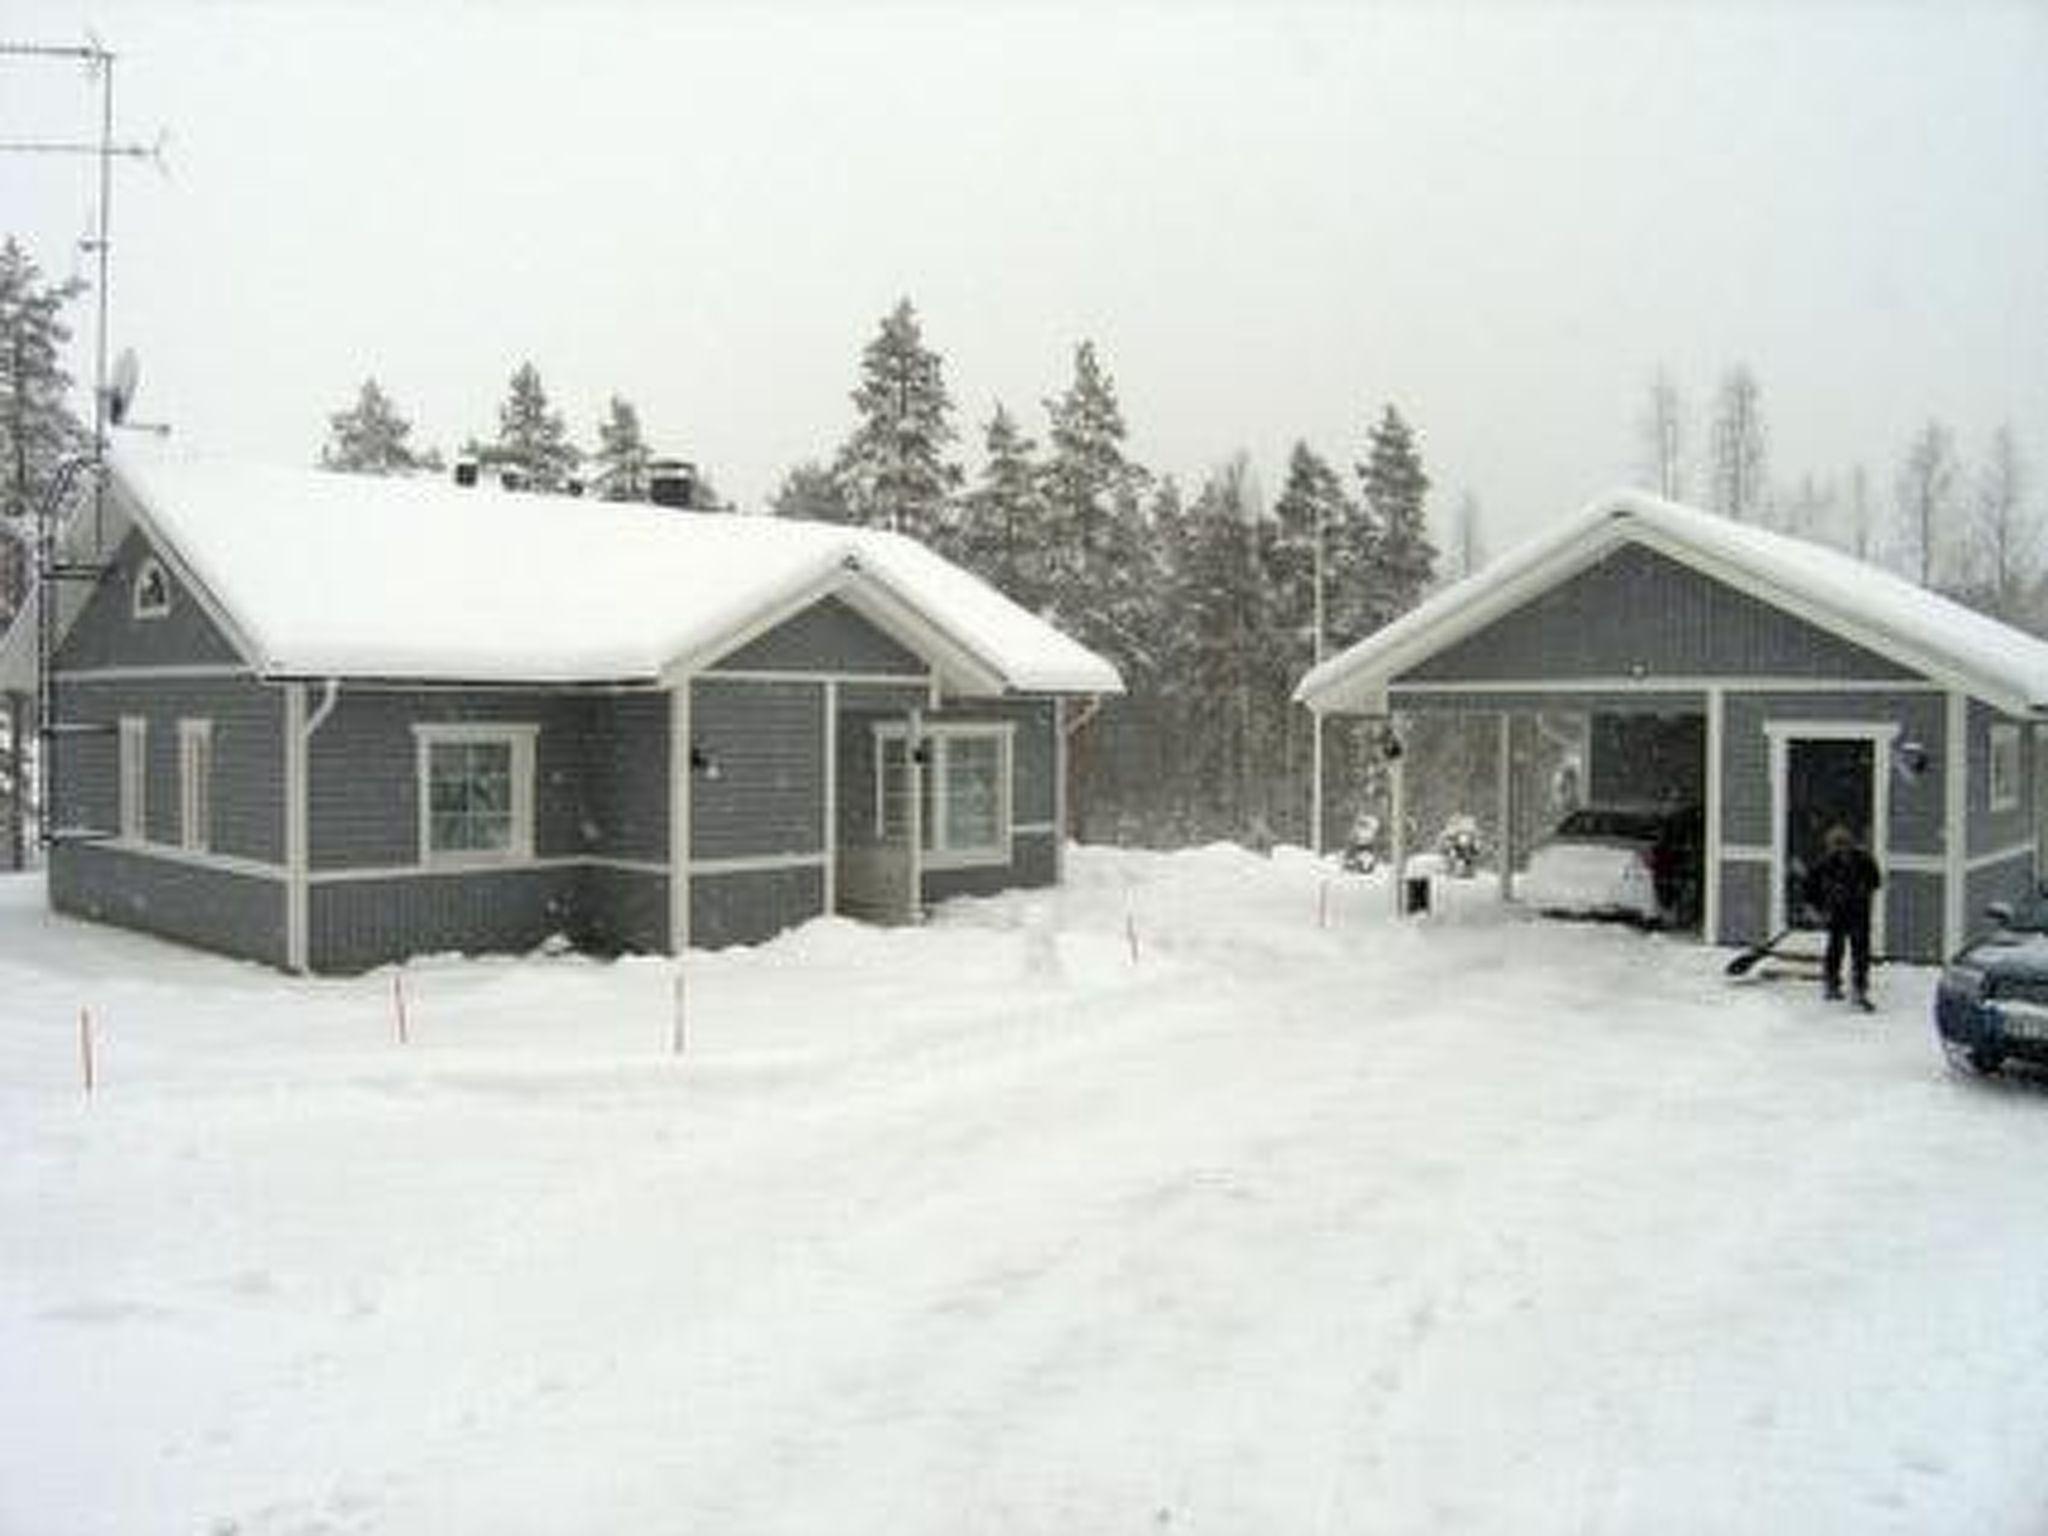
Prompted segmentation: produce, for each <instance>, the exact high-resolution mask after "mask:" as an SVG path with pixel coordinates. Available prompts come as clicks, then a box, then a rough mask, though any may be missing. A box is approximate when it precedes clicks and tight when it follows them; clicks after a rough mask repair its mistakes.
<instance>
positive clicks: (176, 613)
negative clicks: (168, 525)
mask: <svg viewBox="0 0 2048 1536" xmlns="http://www.w3.org/2000/svg"><path fill="white" fill-rule="evenodd" d="M152 568H153V570H154V572H156V573H158V574H157V579H160V580H161V582H162V586H161V589H160V591H161V596H162V598H163V603H162V605H161V608H162V611H161V612H158V613H154V614H153V615H150V616H144V613H143V612H139V611H138V604H137V602H136V584H137V582H138V581H140V580H141V579H142V578H143V575H144V572H145V570H148V569H152ZM149 606H150V605H147V604H145V605H142V607H143V608H144V609H147V608H148V607H149ZM56 661H57V666H58V668H59V669H60V670H62V671H69V672H82V671H101V670H104V669H107V668H110V667H191V666H222V667H234V666H239V665H241V663H242V658H241V656H240V655H239V653H238V652H237V651H236V649H235V645H234V642H233V641H232V640H230V639H229V638H228V636H227V635H226V634H225V633H224V632H223V631H222V630H221V628H220V626H219V625H218V624H216V623H215V622H214V621H213V618H212V616H211V615H210V614H209V613H208V612H207V610H206V607H205V605H204V604H203V603H202V602H201V601H200V599H199V597H198V595H197V594H196V593H195V592H194V591H193V590H192V588H191V587H190V586H189V585H188V584H187V583H186V582H185V581H183V580H182V579H181V578H180V576H179V574H178V571H177V568H176V566H175V564H174V563H173V562H172V561H169V560H166V559H164V558H163V557H162V556H161V555H160V554H159V553H158V552H157V550H156V548H155V547H154V546H153V545H152V544H151V543H150V541H149V539H148V537H147V536H146V535H144V534H143V532H142V531H141V530H140V529H137V528H131V529H130V530H129V531H128V534H127V536H126V537H125V538H123V539H122V540H121V542H120V544H119V546H118V547H117V548H116V549H115V551H114V554H113V558H112V559H111V560H110V561H109V562H108V563H107V570H106V572H105V573H104V574H103V575H101V576H100V578H99V580H98V581H97V582H96V583H95V584H94V585H93V588H92V592H91V595H90V596H88V597H87V598H86V600H85V604H84V606H83V607H82V608H81V609H80V610H79V613H78V617H77V618H76V619H75V620H74V621H73V622H72V624H71V626H70V629H69V631H68V633H66V635H65V636H64V639H63V642H62V644H61V645H59V646H58V648H57V658H56Z"/></svg>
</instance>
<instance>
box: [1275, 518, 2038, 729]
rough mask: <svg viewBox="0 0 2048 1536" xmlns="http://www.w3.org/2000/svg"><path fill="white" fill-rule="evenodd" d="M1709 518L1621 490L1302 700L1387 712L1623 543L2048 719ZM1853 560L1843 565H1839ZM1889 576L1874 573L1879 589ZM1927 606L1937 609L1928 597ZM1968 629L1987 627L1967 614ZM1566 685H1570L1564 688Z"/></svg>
mask: <svg viewBox="0 0 2048 1536" xmlns="http://www.w3.org/2000/svg"><path fill="white" fill-rule="evenodd" d="M1703 515H1706V514H1700V513H1695V512H1690V511H1687V510H1686V509H1683V508H1676V507H1671V506H1670V505H1669V504H1667V503H1664V502H1661V501H1659V500H1657V499H1656V498H1654V497H1651V496H1647V495H1644V494H1642V493H1640V492H1616V493H1613V494H1610V495H1607V496H1604V497H1601V498H1600V499H1599V500H1597V501H1595V502H1593V503H1592V504H1591V505H1589V506H1588V507H1587V508H1586V509H1585V510H1584V511H1583V512H1581V513H1580V514H1579V515H1577V516H1576V517H1573V518H1571V519H1569V520H1567V521H1566V522H1564V523H1562V524H1560V525H1559V526H1558V527H1557V528H1556V529H1554V530H1552V531H1551V532H1550V533H1548V534H1544V535H1539V536H1538V537H1537V538H1535V539H1532V540H1531V541H1529V542H1528V543H1527V544H1524V545H1522V546H1521V547H1520V548H1519V549H1517V550H1514V551H1511V552H1510V553H1509V554H1508V555H1506V556H1504V557H1503V558H1502V559H1501V560H1500V561H1498V562H1496V563H1495V564H1494V565H1492V566H1489V567H1487V568H1486V569H1485V570H1483V571H1480V572H1478V573H1476V574H1475V575H1473V576H1470V577H1467V578H1466V579H1465V580H1463V581H1460V582H1458V583H1456V584H1455V585H1453V586H1450V587H1447V588H1445V589H1444V590H1443V591H1442V592H1439V593H1437V594H1436V595H1435V596H1434V597H1432V598H1430V599H1429V600H1428V601H1426V602H1424V603H1423V604H1422V605H1421V606H1420V607H1417V608H1415V609H1414V610H1412V611H1411V612H1409V613H1407V614H1405V615H1403V616H1402V617H1401V618H1399V619H1397V620H1395V621H1394V622H1393V623H1392V624H1389V625H1387V626H1386V627H1385V628H1383V629H1381V630H1379V631H1378V632H1377V633H1375V634H1372V635H1369V636H1367V637H1366V638H1365V639H1364V640H1362V641H1360V642H1359V643H1358V644H1356V645H1354V646H1352V647H1351V648H1350V649H1348V650H1346V651H1343V652H1341V653H1340V654H1338V655H1336V656H1333V657H1331V658H1329V659H1328V660H1327V661H1324V662H1323V663H1321V664H1320V665H1319V666H1317V667H1315V668H1313V669H1311V670H1310V671H1309V672H1308V673H1307V675H1305V676H1304V677H1303V678H1302V680H1301V682H1300V684H1299V685H1297V687H1296V688H1295V691H1294V697H1295V699H1296V700H1297V701H1298V702H1300V703H1302V704H1305V705H1307V706H1308V707H1309V708H1310V709H1313V710H1316V711H1318V712H1320V713H1326V714H1352V713H1355V714H1384V713H1385V712H1386V711H1387V708H1388V690H1389V688H1390V687H1391V686H1392V685H1393V684H1394V681H1395V679H1396V678H1398V677H1399V676H1400V675H1401V674H1402V673H1404V672H1406V671H1408V670H1409V669H1410V668H1412V667H1415V666H1417V665H1419V664H1420V663H1421V662H1423V661H1424V660H1426V659H1427V658H1428V657H1430V656H1432V655H1434V654H1436V653H1437V652H1439V651H1441V650H1443V649H1445V648H1446V647H1448V646H1450V645H1453V644H1455V643H1456V642H1457V641H1459V640H1461V639H1463V638H1465V637H1466V636H1467V635H1470V634H1472V633H1474V632H1476V631H1477V630H1479V629H1481V628H1484V627H1485V626H1486V625H1487V624H1490V623H1492V622H1493V621H1495V620H1496V619H1498V618H1501V617H1503V616H1505V615H1506V614H1507V613H1509V612H1512V611H1513V610H1514V609H1516V608H1518V607H1520V606H1521V605H1522V604H1524V603H1526V602H1528V601H1529V600H1530V599H1532V598H1533V597H1535V596H1536V595H1537V594H1539V593H1540V592H1542V591H1544V590H1546V589H1548V588H1549V587H1551V586H1554V585H1556V584H1558V583H1560V582H1562V581H1565V580H1567V579H1569V578H1570V577H1571V576H1573V575H1576V574H1577V573H1578V572H1579V571H1581V570H1584V569H1586V568H1588V567H1590V566H1592V565H1594V564H1597V563H1598V562H1599V561H1600V560H1602V559H1604V558H1605V557H1606V556H1607V555H1608V554H1610V553H1612V552H1613V551H1614V550H1615V549H1617V548H1619V547H1620V546H1621V545H1623V544H1626V543H1637V544H1641V545H1643V546H1645V547H1646V548H1650V549H1653V550H1655V551H1656V552H1658V553H1659V554H1662V555H1665V556H1667V557H1669V558H1670V559H1673V560H1675V561H1678V562H1679V563H1681V564H1684V565H1687V566H1689V567H1691V568H1692V569H1694V570H1697V571H1700V572H1701V573H1702V574H1704V575H1707V576H1709V577H1712V578H1714V579H1716V580H1719V581H1721V582H1723V583H1726V584H1728V585H1731V586H1734V587H1736V588H1737V589H1738V590H1741V591H1744V592H1746V593H1748V594H1750V595H1751V596H1754V597H1756V598H1758V599H1759V600H1761V601H1764V602H1767V603H1769V604H1771V605H1772V606H1774V607H1776V608H1779V609H1781V610H1783V611H1786V612H1789V613H1791V614H1793V615H1794V616H1796V617H1798V618H1801V619H1803V620H1805V621H1806V622H1809V623H1812V624H1814V625H1815V626H1816V627H1817V628H1820V629H1823V630H1825V631H1827V632H1829V633H1831V634H1834V635H1837V636H1839V637H1841V638H1842V639H1845V640H1847V641H1849V642H1850V643H1852V644H1855V645H1858V646H1861V647H1862V648H1864V649H1865V650H1868V651H1870V652H1872V653H1873V654H1876V655H1879V656H1883V657H1884V658H1886V659H1887V660H1889V661H1893V662H1896V663H1897V664H1898V665H1900V666H1903V667H1906V668H1908V669H1909V670H1911V671H1914V672H1916V673H1919V674H1921V675H1923V676H1925V677H1927V678H1928V679H1930V680H1931V681H1934V682H1938V683H1940V684H1942V685H1943V686H1945V687H1949V688H1954V689H1957V690H1959V691H1961V692H1964V693H1967V694H1969V695H1971V696H1972V697H1975V698H1979V699H1982V700H1983V701H1984V702H1986V703H1988V704H1990V705H1992V706H1994V707H1995V708H1998V709H2000V710H2002V711H2004V712H2006V713H2008V714H2014V715H2039V714H2044V713H2048V676H2044V677H2042V678H2039V679H2035V680H2033V681H2032V682H2029V681H2027V680H2023V679H2020V678H2018V677H2016V676H2013V675H2010V674H2008V673H2006V672H2004V671H2003V670H2000V669H1992V668H1986V667H1984V666H1981V665H1979V664H1977V662H1976V660H1975V659H1974V658H1971V657H1968V656H1959V655H1956V654H1953V653H1951V652H1949V651H1948V650H1947V649H1946V648H1944V647H1942V646H1940V645H1939V644H1935V643H1930V641H1929V639H1928V637H1927V635H1926V634H1925V633H1924V632H1916V633H1913V634H1902V633H1900V632H1899V631H1898V630H1897V629H1895V628H1894V627H1892V626H1889V625H1886V624H1885V623H1884V622H1883V621H1882V619H1881V618H1880V617H1878V616H1876V615H1874V614H1873V613H1872V612H1871V611H1869V610H1868V609H1866V608H1864V607H1861V606H1858V605H1856V604H1855V603H1853V602H1844V601H1841V600H1839V599H1838V598H1837V595H1836V594H1835V593H1834V592H1833V591H1832V590H1829V589H1828V587H1827V585H1826V584H1820V583H1816V584H1810V585H1808V584H1802V585H1799V586H1796V587H1795V586H1792V585H1788V584H1787V583H1786V582H1785V581H1784V580H1782V579H1781V576H1780V574H1779V573H1777V572H1775V571H1773V570H1771V569H1769V568H1768V567H1767V566H1766V565H1765V564H1764V563H1762V562H1754V561H1746V560H1743V559H1742V558H1741V551H1740V550H1739V549H1722V550H1716V549H1710V548H1708V547H1706V546H1705V545H1704V544H1703V543H1702V541H1700V540H1698V539H1697V538H1694V537H1691V536H1689V534H1690V525H1691V522H1692V521H1693V520H1695V519H1697V518H1699V517H1701V516H1703ZM1843 558H1847V557H1843ZM1882 574H1883V573H1879V572H1876V571H1875V570H1873V571H1872V572H1871V573H1870V576H1871V578H1872V579H1877V578H1879V577H1881V576H1882ZM1924 596H1925V598H1926V600H1927V601H1929V602H1938V601H1942V600H1941V599H1938V598H1936V597H1935V595H1934V594H1932V593H1928V594H1924ZM1967 617H1968V619H1969V620H1970V621H1971V622H1972V623H1986V622H1990V621H1987V620H1984V619H1982V617H1981V616H1978V615H1967ZM1561 686H1568V685H1563V684H1561Z"/></svg>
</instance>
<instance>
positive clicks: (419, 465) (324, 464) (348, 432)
mask: <svg viewBox="0 0 2048 1536" xmlns="http://www.w3.org/2000/svg"><path fill="white" fill-rule="evenodd" d="M411 436H412V423H411V422H409V421H407V420H406V419H405V417H404V416H402V415H400V414H399V410H398V407H397V406H396V405H395V404H393V403H392V400H391V397H390V396H389V395H387V394H386V393H385V392H384V390H383V387H382V386H381V385H379V384H378V382H377V381H376V380H375V379H373V378H371V379H365V380H363V386H362V388H361V389H359V390H357V391H356V398H355V403H354V404H353V405H350V406H348V407H346V408H345V409H343V410H339V411H336V412H335V413H334V414H333V415H331V416H329V417H328V418H327V442H326V444H325V446H323V447H322V448H321V450H320V467H321V468H322V469H332V470H339V471H340V472H342V473H343V474H350V475H406V474H411V473H412V472H413V471H415V470H420V469H432V468H437V467H438V466H439V463H440V458H439V456H438V455H436V454H434V453H432V452H431V451H429V452H427V453H418V452H415V451H414V450H413V447H412V445H411V444H410V443H408V442H407V441H406V439H408V438H409V437H411Z"/></svg>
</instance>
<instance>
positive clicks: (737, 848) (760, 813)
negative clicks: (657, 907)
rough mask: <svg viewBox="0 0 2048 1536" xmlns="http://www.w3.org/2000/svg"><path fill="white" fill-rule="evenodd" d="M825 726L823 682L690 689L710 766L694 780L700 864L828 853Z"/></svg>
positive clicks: (693, 719)
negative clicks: (822, 810)
mask: <svg viewBox="0 0 2048 1536" xmlns="http://www.w3.org/2000/svg"><path fill="white" fill-rule="evenodd" d="M824 722H825V688H824V685H823V684H822V683H763V682H752V681H742V682H706V681H698V682H696V683H694V684H692V686H691V691H690V737H691V742H692V744H693V746H695V747H697V748H698V749H700V750H701V751H703V752H704V753H705V754H706V756H707V757H708V758H709V759H710V761H711V764H712V766H711V768H709V769H704V770H696V771H693V774H692V777H691V781H690V858H691V860H692V861H693V862H694V861H696V860H699V859H730V858H749V857H759V856H763V855H775V854H804V853H815V854H823V853H824V851H825V850H824V846H823V842H822V839H823V818H822V817H821V816H820V815H819V810H818V808H819V806H820V805H822V804H823V803H824V795H825V741H824V731H825V723H824ZM692 931H693V932H694V930H692Z"/></svg>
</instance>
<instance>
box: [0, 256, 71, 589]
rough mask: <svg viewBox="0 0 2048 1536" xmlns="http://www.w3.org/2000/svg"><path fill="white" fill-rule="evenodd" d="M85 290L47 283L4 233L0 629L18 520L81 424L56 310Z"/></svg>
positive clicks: (19, 550)
mask: <svg viewBox="0 0 2048 1536" xmlns="http://www.w3.org/2000/svg"><path fill="white" fill-rule="evenodd" d="M84 291H85V285H84V284H83V283H81V282H78V281H77V280H75V279H73V280H70V281H67V282H62V283H50V282H46V281H44V279H43V274H42V270H41V269H40V268H39V267H38V266H37V265H36V263H35V262H34V261H33V260H31V259H30V257H29V255H28V253H27V252H26V251H25V250H23V249H22V248H21V246H20V245H19V244H17V243H16V242H15V240H14V238H13V237H12V236H9V237H8V239H7V240H6V242H5V243H4V244H0V525H4V528H5V530H6V531H5V532H0V628H4V627H5V625H6V623H7V621H8V620H9V619H10V618H11V617H12V616H13V614H14V612H15V611H16V609H18V608H19V607H20V606H21V601H22V597H23V594H24V592H25V591H26V587H27V580H28V562H27V559H26V557H25V554H24V550H23V546H22V545H21V544H20V543H19V542H18V541H17V540H16V539H14V538H9V537H7V536H6V534H7V533H9V532H12V533H18V534H22V535H23V536H25V535H26V520H27V518H28V515H29V514H30V512H31V511H33V509H34V507H35V501H36V498H37V497H38V496H40V495H42V494H43V493H44V492H45V490H46V489H47V488H48V486H49V484H50V480H51V477H52V476H53V475H54V474H55V473H56V470H57V466H58V464H59V463H60V462H61V461H62V460H63V459H64V458H65V457H67V456H68V455H70V454H73V453H77V452H79V451H81V450H82V449H83V448H84V447H85V446H86V443H87V441H88V438H89V435H90V434H89V432H88V430H87V428H86V427H85V426H84V425H83V424H82V423H81V422H80V421H79V419H78V417H77V416H75V415H74V414H73V413H72V410H71V407H70V404H69V403H68V400H67V394H68V392H69V390H70V388H71V375H70V374H69V373H67V372H66V371H65V369H64V361H63V358H64V346H65V344H66V343H67V342H68V341H69V340H70V339H71V330H70V327H69V326H67V325H66V324H65V323H64V310H65V306H66V305H68V304H69V303H70V302H71V301H72V300H73V299H75V298H77V297H78V295H79V294H80V293H82V292H84Z"/></svg>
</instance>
